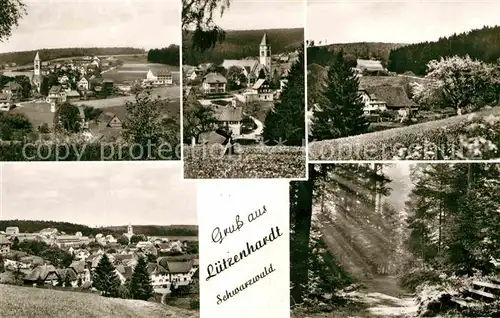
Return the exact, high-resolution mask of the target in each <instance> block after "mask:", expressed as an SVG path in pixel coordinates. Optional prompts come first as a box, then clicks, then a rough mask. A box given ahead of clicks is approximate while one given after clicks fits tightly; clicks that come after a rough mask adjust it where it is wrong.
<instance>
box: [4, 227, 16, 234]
mask: <svg viewBox="0 0 500 318" xmlns="http://www.w3.org/2000/svg"><path fill="white" fill-rule="evenodd" d="M5 234H7V235H16V234H19V228H18V227H17V226H8V227H6V228H5Z"/></svg>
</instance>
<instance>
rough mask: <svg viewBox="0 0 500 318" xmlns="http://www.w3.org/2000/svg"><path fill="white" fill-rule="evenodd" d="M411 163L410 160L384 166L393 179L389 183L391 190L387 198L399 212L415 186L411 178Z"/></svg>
mask: <svg viewBox="0 0 500 318" xmlns="http://www.w3.org/2000/svg"><path fill="white" fill-rule="evenodd" d="M411 165H412V164H411V163H408V162H398V163H396V164H391V165H386V166H385V167H384V172H385V173H386V175H387V176H388V177H389V179H391V183H390V184H389V185H388V186H389V188H391V192H390V194H389V196H388V198H387V200H388V201H389V202H390V203H391V204H392V205H393V206H394V207H395V208H396V210H397V211H398V212H400V211H402V210H404V208H405V203H406V201H407V200H408V195H409V194H410V191H411V190H412V188H413V184H412V182H411V179H410V166H411Z"/></svg>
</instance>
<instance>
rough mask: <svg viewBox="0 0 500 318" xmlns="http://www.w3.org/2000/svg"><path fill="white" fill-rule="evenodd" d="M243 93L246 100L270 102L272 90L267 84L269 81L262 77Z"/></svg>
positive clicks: (272, 94)
mask: <svg viewBox="0 0 500 318" xmlns="http://www.w3.org/2000/svg"><path fill="white" fill-rule="evenodd" d="M243 94H244V95H245V97H246V101H247V102H252V101H265V102H272V101H273V96H274V93H273V90H272V89H271V88H270V86H269V81H268V80H266V79H264V78H261V79H258V80H257V82H255V84H254V85H253V86H252V88H249V89H247V90H246V91H245V92H244V93H243Z"/></svg>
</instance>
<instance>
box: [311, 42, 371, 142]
mask: <svg viewBox="0 0 500 318" xmlns="http://www.w3.org/2000/svg"><path fill="white" fill-rule="evenodd" d="M358 90H359V79H358V78H357V76H356V74H355V73H354V71H353V70H352V69H351V67H350V66H349V64H348V63H347V62H346V61H345V59H344V56H343V52H342V51H341V52H339V53H337V54H336V55H335V58H334V59H333V61H332V63H331V64H330V65H329V68H328V75H327V78H326V80H325V88H324V89H323V92H320V93H319V94H318V95H319V96H318V98H317V101H318V104H319V109H317V110H315V111H314V115H313V119H312V123H311V127H310V129H311V138H312V140H326V139H336V138H341V137H347V136H353V135H359V134H362V133H365V132H367V129H368V125H369V122H368V120H367V119H366V117H365V116H364V111H363V107H364V105H363V103H362V101H361V95H360V94H359V91H358Z"/></svg>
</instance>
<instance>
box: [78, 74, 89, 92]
mask: <svg viewBox="0 0 500 318" xmlns="http://www.w3.org/2000/svg"><path fill="white" fill-rule="evenodd" d="M77 87H78V89H80V90H85V91H88V90H89V88H90V83H89V80H88V79H87V78H86V77H85V76H82V78H81V79H80V80H79V81H78V83H77Z"/></svg>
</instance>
